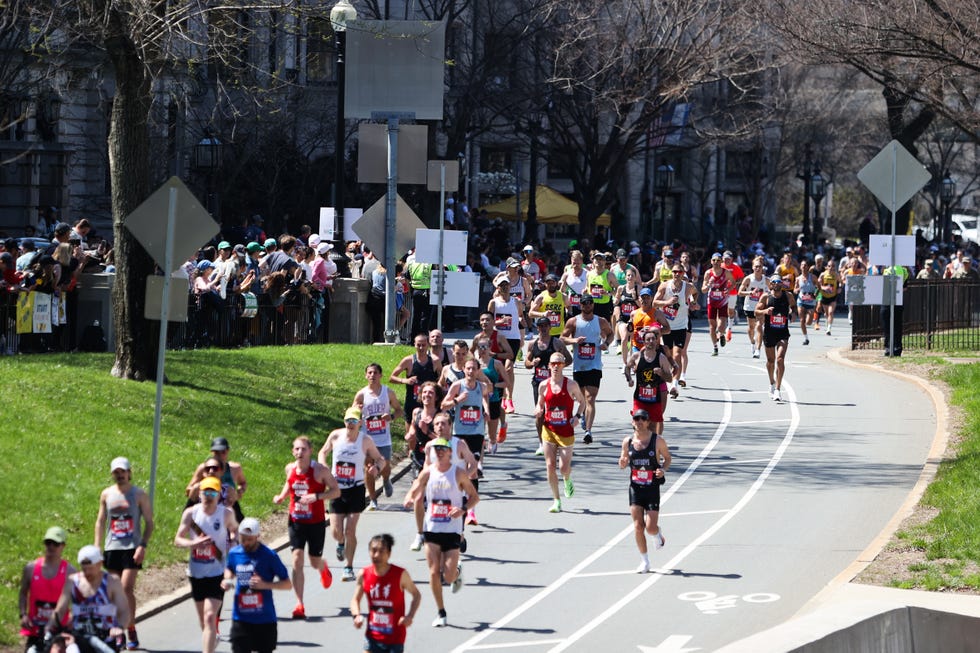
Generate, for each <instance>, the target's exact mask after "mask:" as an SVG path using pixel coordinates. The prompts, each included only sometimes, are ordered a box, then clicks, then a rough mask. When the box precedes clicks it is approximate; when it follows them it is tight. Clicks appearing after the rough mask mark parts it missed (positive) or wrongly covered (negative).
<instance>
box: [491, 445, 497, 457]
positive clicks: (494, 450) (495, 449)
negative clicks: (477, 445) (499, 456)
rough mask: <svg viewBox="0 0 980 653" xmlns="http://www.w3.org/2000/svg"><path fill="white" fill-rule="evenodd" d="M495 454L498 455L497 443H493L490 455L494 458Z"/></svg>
mask: <svg viewBox="0 0 980 653" xmlns="http://www.w3.org/2000/svg"><path fill="white" fill-rule="evenodd" d="M495 453H497V443H496V442H491V443H490V455H491V456H492V455H494V454H495Z"/></svg>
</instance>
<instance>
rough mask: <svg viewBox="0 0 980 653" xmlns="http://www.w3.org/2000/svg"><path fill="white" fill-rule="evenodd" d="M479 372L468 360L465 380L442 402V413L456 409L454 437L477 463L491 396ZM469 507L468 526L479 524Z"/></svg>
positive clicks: (452, 387) (471, 507)
mask: <svg viewBox="0 0 980 653" xmlns="http://www.w3.org/2000/svg"><path fill="white" fill-rule="evenodd" d="M479 369H480V363H479V361H477V360H476V359H474V358H471V359H469V360H467V361H466V364H465V365H464V366H463V373H464V376H463V378H462V379H461V380H459V381H456V382H455V383H453V384H452V386H450V388H449V392H448V393H446V398H445V399H443V400H442V409H443V410H449V409H453V410H454V418H453V435H454V436H456V437H458V438H460V439H462V440H463V441H464V442H465V443H466V446H468V447H469V449H470V451H471V452H472V453H473V457H474V458H476V460H477V463H478V464H479V462H480V459H481V458H482V454H483V438H484V434H485V433H486V428H487V426H486V416H487V413H489V406H488V401H489V395H490V389H489V388H487V386H486V385H484V384H483V383H482V382H481V381H480V380H479V379H478V378H477V377H476V374H477V371H478V370H479ZM479 483H480V481H479V479H475V480H474V481H473V486H474V487H475V488H476V489H477V490H479V488H480V486H479ZM467 507H468V510H467V512H466V523H467V524H477V519H476V511H474V510H473V506H472V505H469V504H467Z"/></svg>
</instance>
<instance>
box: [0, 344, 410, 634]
mask: <svg viewBox="0 0 980 653" xmlns="http://www.w3.org/2000/svg"><path fill="white" fill-rule="evenodd" d="M410 353H411V349H410V348H408V347H395V348H389V347H375V346H369V345H368V346H365V345H320V346H304V347H259V348H253V349H241V350H204V351H182V352H168V354H167V363H166V365H167V377H168V379H169V380H170V383H169V385H167V386H166V387H165V388H164V395H163V396H164V400H163V416H162V422H161V434H160V435H161V437H160V448H159V465H158V470H157V479H156V496H155V504H156V505H155V513H156V524H157V532H156V534H155V535H154V536H153V538H152V540H153V541H152V544H151V547H150V549H149V551H148V554H147V557H148V561H149V564H150V565H154V564H157V563H161V562H163V563H170V562H174V561H179V560H183V559H185V558H186V555H187V553H186V551H183V550H178V549H177V548H176V547H174V546H172V544H171V542H172V540H173V535H174V532H175V531H176V529H177V522H178V519H179V518H180V514H181V511H182V510H183V506H184V501H185V497H184V487H185V486H186V484H187V481H188V480H189V479H190V477H191V474H192V473H193V472H194V469H195V467H196V466H197V464H198V463H200V462H201V461H203V460H204V459H205V457H207V456H208V454H209V446H210V442H211V438H213V437H215V436H218V435H223V436H225V437H227V438H228V440H229V441H230V443H231V459H232V460H236V461H239V462H241V463H242V466H243V468H244V470H245V474H246V477H247V478H248V492H247V493H246V494H245V497H244V498H243V500H242V506H243V508H244V510H245V513H246V514H248V515H251V516H256V517H262V516H265V515H267V514H269V513H270V512H272V511H273V505H272V501H271V499H272V496H273V495H274V494H276V493H277V492H278V491H279V490H280V489H281V487H282V483H283V474H282V468H283V466H284V465H285V464H286V463H288V462H290V461H291V460H292V455H291V453H290V443H291V442H292V440H293V438H294V437H295V436H297V435H300V434H306V435H309V436H310V438H311V439H312V440H313V442H314V447H315V448H317V449H318V448H319V446H320V445H322V444H323V441H324V439H325V437H326V434H327V433H329V432H330V431H331V430H332V429H334V428H338V427H339V426H340V425H341V423H342V418H343V412H344V409H345V408H346V407H347V406H349V405H350V403H351V402H352V400H353V398H354V394H355V393H356V392H357V390H358V389H360V388H361V387H363V386H364V385H365V383H366V382H365V380H364V367H365V366H366V365H367V364H368V363H370V362H375V361H376V362H378V363H380V364H381V366H382V368H383V369H384V375H385V378H387V376H388V374H390V373H391V370H392V369H393V368H394V367H395V365H397V363H398V361H399V360H400V359H401V358H402V357H403V356H405V355H407V354H410ZM111 364H112V355H111V354H56V355H55V354H53V355H45V356H17V357H0V378H3V385H2V386H0V387H2V389H0V418H2V421H3V423H4V424H6V426H5V427H3V428H2V429H0V505H3V507H4V513H5V515H4V519H3V520H2V521H0V541H2V542H4V544H5V547H4V548H5V552H4V555H3V556H2V558H0V569H2V575H0V578H2V584H0V645H13V644H16V642H17V641H18V636H17V631H18V628H19V620H18V613H17V592H18V588H19V583H20V576H21V570H22V569H23V565H24V564H26V563H27V562H28V561H30V560H33V559H34V558H36V557H37V556H38V555H40V553H41V551H42V549H43V546H42V544H41V538H42V537H43V536H44V532H45V530H46V529H47V528H48V527H49V526H51V525H60V526H62V527H63V528H64V529H65V530H66V531H67V532H68V544H67V547H66V549H65V555H66V557H68V558H69V560H70V561H71V562H72V563H74V562H75V556H76V554H77V552H78V549H79V548H80V547H81V546H83V545H84V544H89V543H91V542H92V539H93V525H94V522H95V516H96V512H97V510H98V497H99V492H100V491H101V490H102V488H104V487H106V486H108V485H110V484H111V482H112V479H111V477H110V474H109V461H110V460H112V458H114V457H115V456H127V457H128V458H129V459H130V460H131V461H132V463H133V482H134V483H135V484H136V485H139V486H140V487H143V488H144V489H147V490H148V489H149V482H150V459H151V447H152V442H153V411H154V402H155V399H156V384H155V383H153V382H149V383H135V382H132V381H121V380H119V379H115V378H112V377H111V376H110V375H109V368H110V367H111ZM396 394H397V396H398V398H399V399H402V398H403V397H404V390H403V389H402V388H401V386H396ZM395 424H396V428H395V438H394V441H395V443H396V446H397V445H398V444H399V443H400V444H401V446H402V448H404V439H403V438H402V437H401V436H402V435H404V428H403V426H402V424H401V421H400V420H397V421H396V422H395ZM314 455H315V454H314ZM276 510H277V511H281V510H285V507H284V506H280V507H276Z"/></svg>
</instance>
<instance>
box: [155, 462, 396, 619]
mask: <svg viewBox="0 0 980 653" xmlns="http://www.w3.org/2000/svg"><path fill="white" fill-rule="evenodd" d="M411 469H412V461H411V459H410V458H409V457H408V456H407V455H406V456H405V457H404V458H403V459H402V460H401V461H399V462H398V463H397V466H396V467H395V469H394V470H393V471H392V473H391V482H392V483H396V482H397V481H399V480H401V479H402V477H403V476H405V475H406V474H408V473H409V472H410V471H411ZM266 545H267V546H268V547H269V548H270V549H272V550H273V551H275V552H276V553H279V552H280V551H282V550H283V549H285V548H286V547H287V546H289V537H288V536H283V537H280V538H278V539H277V540H275V541H273V542H266ZM190 598H191V591H190V588H187V589H181V590H177V591H175V592H171V593H170V594H165V595H164V596H161V597H157V598H155V599H152V600H151V601H149V602H147V603H146V604H145V605H141V606H139V615H138V616H137V617H136V623H139V622H141V621H144V620H146V619H149V618H150V617H155V616H156V615H158V614H160V613H161V612H163V611H165V610H169V609H170V608H172V607H174V606H175V605H178V604H180V603H183V602H184V601H187V600H188V599H190Z"/></svg>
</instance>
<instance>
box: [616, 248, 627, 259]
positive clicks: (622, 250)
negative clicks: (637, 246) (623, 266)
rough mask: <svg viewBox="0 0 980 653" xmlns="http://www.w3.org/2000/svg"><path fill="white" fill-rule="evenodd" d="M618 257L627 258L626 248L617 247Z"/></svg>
mask: <svg viewBox="0 0 980 653" xmlns="http://www.w3.org/2000/svg"><path fill="white" fill-rule="evenodd" d="M616 258H626V250H625V249H617V250H616Z"/></svg>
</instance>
